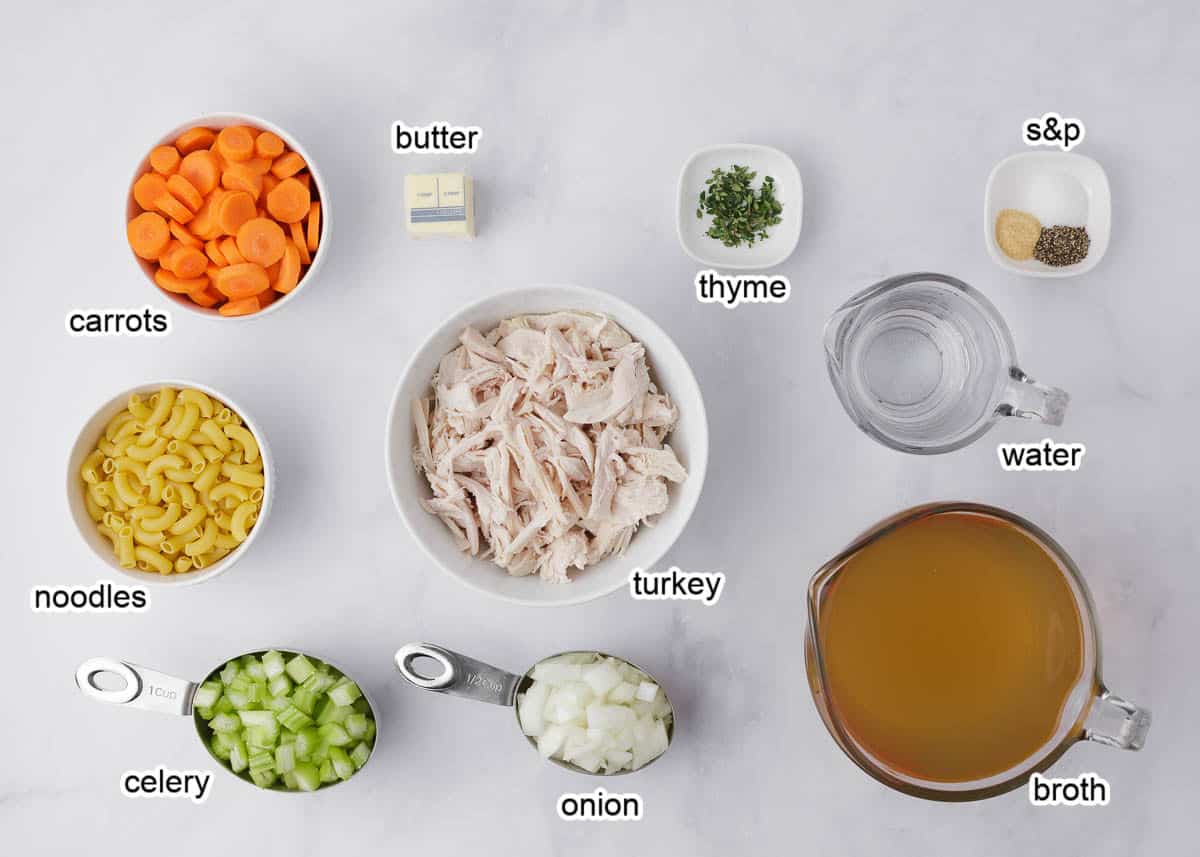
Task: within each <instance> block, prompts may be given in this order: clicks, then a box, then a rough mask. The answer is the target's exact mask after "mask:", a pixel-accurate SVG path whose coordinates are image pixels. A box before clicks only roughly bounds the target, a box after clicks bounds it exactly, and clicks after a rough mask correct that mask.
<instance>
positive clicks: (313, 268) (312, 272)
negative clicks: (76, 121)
mask: <svg viewBox="0 0 1200 857" xmlns="http://www.w3.org/2000/svg"><path fill="white" fill-rule="evenodd" d="M201 125H202V126H204V127H205V128H212V129H215V130H219V129H221V128H228V127H229V126H230V125H249V126H251V127H253V128H257V129H258V130H260V131H270V132H272V133H273V134H276V135H278V136H279V138H280V139H281V140H283V142H284V143H285V144H286V145H287V147H288V148H289V149H291V150H292V151H294V152H298V153H299V155H300V157H302V158H304V161H305V163H306V164H307V165H308V166H307V169H308V172H309V173H311V174H312V186H313V198H314V199H319V200H320V201H321V236H320V237H321V240H320V242H319V243H318V244H317V252H316V253H314V254H313V256H312V264H311V265H309V266H308V268H307V269H305V271H304V276H302V277H301V278H300V282H299V283H297V285H296V288H294V289H292V291H291V292H289V293H288V294H286V295H281V296H280V297H279V299H278V300H276V301H275V302H274V303H272V304H271V305H270V306H268V307H267V308H266V309H263V310H259V311H258V312H253V313H250V314H249V315H232V316H224V315H221V314H220V313H219V312H218V311H217V309H216V308H215V307H214V308H211V309H210V308H207V307H202V306H200V305H199V304H197V303H194V302H193V301H191V300H189V299H188V297H187V295H176V294H171V293H170V292H167V291H164V290H162V289H160V288H159V287H158V284H157V283H155V282H154V265H153V263H151V262H147V261H146V260H145V259H141V258H139V257H138V256H137V255H136V254H134V252H133V251H132V250H130V248H129V242H128V240H126V238H125V228H124V225H122V227H121V241H122V242H123V243H124V245H125V249H126V250H127V251H128V252H129V258H130V259H132V260H133V261H134V263H135V264H136V265H137V266H138V269H139V270H141V272H142V274H143V275H144V276H145V277H146V279H147V280H149V282H150V287H151V288H152V289H154V291H155V293H156V294H158V295H161V296H162V297H164V298H167V299H169V300H170V301H171V302H172V303H173V304H175V306H177V307H179V308H181V309H185V310H187V311H188V312H192V313H195V314H197V315H202V316H207V317H208V318H216V319H220V320H221V321H243V320H246V319H255V318H262V317H264V316H267V315H270V314H271V313H273V312H275V311H276V310H278V309H279V308H280V307H282V306H283V305H284V304H289V303H292V302H293V301H294V300H295V299H296V297H297V296H298V295H299V294H300V292H302V291H303V290H304V289H305V287H307V286H309V285H311V284H312V282H313V280H315V279H316V277H317V272H318V271H319V270H320V269H321V265H322V264H323V263H324V262H325V257H326V256H327V255H328V250H327V248H328V247H329V232H330V229H329V227H330V224H331V222H332V221H331V219H330V214H331V213H332V212H331V210H330V205H329V192H328V189H327V187H326V185H325V180H324V179H323V178H321V172H320V170H319V169H318V168H317V163H316V161H314V160H313V158H312V155H310V154H309V152H308V150H307V149H305V148H304V147H303V146H301V145H300V142H299V141H298V140H297V139H296V138H295V137H293V136H292V135H291V134H289V133H288V132H287V131H285V130H283V129H282V128H280V127H279V126H278V125H276V124H275V123H274V122H268V121H267V120H266V119H262V118H260V117H258V116H251V115H250V114H249V113H207V114H205V115H204V116H198V117H197V118H195V119H193V120H192V121H190V122H185V123H183V124H182V125H176V126H175V127H174V128H172V129H171V130H170V131H168V132H167V133H166V134H164V135H163V136H162V137H160V138H159V139H158V140H157V141H156V142H155V143H154V144H153V145H151V146H149V147H148V148H147V149H146V154H145V155H143V156H142V159H141V161H139V162H138V166H137V171H136V172H135V173H134V174H133V178H132V179H130V180H129V191H128V193H127V194H126V196H125V221H124V222H125V223H128V222H129V221H130V220H132V219H133V218H134V217H136V216H137V215H139V214H141V212H142V207H141V206H140V205H138V204H137V202H136V201H135V200H134V198H133V185H134V182H136V181H137V180H138V179H139V178H140V177H141V176H142V175H143V174H144V173H145V172H146V171H147V170H149V169H150V151H151V150H152V149H154V148H155V147H156V146H165V145H166V144H168V143H174V142H175V140H176V139H178V137H179V135H180V134H182V133H183V132H184V131H186V130H188V129H189V128H195V127H197V126H201Z"/></svg>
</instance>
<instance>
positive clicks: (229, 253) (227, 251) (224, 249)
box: [220, 238, 246, 265]
mask: <svg viewBox="0 0 1200 857" xmlns="http://www.w3.org/2000/svg"><path fill="white" fill-rule="evenodd" d="M220 246H221V255H222V256H224V257H225V262H226V263H227V264H229V265H241V264H244V263H245V261H246V257H245V256H243V255H242V251H241V250H239V249H238V246H237V239H236V238H222V239H221V245H220Z"/></svg>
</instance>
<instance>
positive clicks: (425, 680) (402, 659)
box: [396, 643, 459, 690]
mask: <svg viewBox="0 0 1200 857" xmlns="http://www.w3.org/2000/svg"><path fill="white" fill-rule="evenodd" d="M417 658H429V659H430V660H433V661H436V662H437V663H438V665H439V666H440V667H441V672H439V673H438V674H437V675H436V676H432V677H426V676H423V675H421V674H420V673H418V672H417V671H416V670H415V669H414V668H413V661H415V660H416V659H417ZM396 669H398V670H400V674H401V675H402V676H404V677H405V678H406V679H408V680H409V681H410V682H412V683H413V684H415V685H416V686H417V687H423V688H426V689H427V690H440V689H442V688H446V687H450V686H451V685H453V684H454V683H455V681H457V679H458V672H459V671H458V664H457V659H456V658H455V657H454V653H453V652H451V651H449V650H447V649H443V648H442V647H441V646H434V645H431V644H429V643H409V644H408V645H405V646H401V647H400V648H399V649H398V650H397V651H396Z"/></svg>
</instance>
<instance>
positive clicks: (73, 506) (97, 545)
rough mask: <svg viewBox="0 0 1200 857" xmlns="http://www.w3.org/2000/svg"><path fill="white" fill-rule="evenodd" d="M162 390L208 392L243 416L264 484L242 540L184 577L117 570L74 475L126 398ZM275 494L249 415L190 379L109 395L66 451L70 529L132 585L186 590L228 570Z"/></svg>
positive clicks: (268, 461) (269, 462)
mask: <svg viewBox="0 0 1200 857" xmlns="http://www.w3.org/2000/svg"><path fill="white" fill-rule="evenodd" d="M162 387H175V388H176V389H184V388H187V387H192V388H195V389H197V390H200V391H202V392H204V393H207V394H208V395H210V396H212V397H213V398H214V399H219V400H221V401H222V402H224V403H225V404H226V405H227V406H228V407H229V408H230V410H232V411H234V412H236V413H237V414H238V415H239V416H240V417H241V418H242V420H243V422H244V423H245V425H246V428H248V429H249V430H250V433H251V434H253V435H254V439H255V440H256V441H258V450H259V454H260V455H261V456H262V462H263V475H264V476H265V477H266V478H265V484H264V485H263V499H262V508H261V509H259V514H258V520H256V521H255V523H254V526H253V527H251V529H250V533H249V534H248V536H247V537H246V540H245V541H244V542H242V543H241V544H240V545H238V546H237V547H236V548H235V549H234V550H233V551H231V552H230V553H229V555H228V556H226V557H225V558H224V559H222V560H220V561H219V562H215V563H213V564H212V565H211V566H209V567H208V568H203V569H200V570H199V571H189V572H187V573H186V574H159V573H157V572H152V571H140V570H138V569H136V568H134V569H129V568H122V567H121V564H120V563H118V562H117V557H116V555H115V554H114V553H113V549H112V544H111V543H110V542H109V540H108V539H107V538H105V537H104V536H102V535H100V533H99V531H98V530H97V529H96V524H95V523H94V522H93V521H92V519H91V518H90V517H88V513H87V507H86V506H85V505H84V502H83V480H82V478H81V477H80V476H79V470H80V468H81V467H82V466H83V460H84V459H85V458H86V457H87V456H88V455H89V454H90V453H91V451H92V450H93V449H95V448H96V441H98V440H99V439H100V437H101V435H102V434H103V433H104V427H105V426H106V425H108V421H109V420H111V419H112V418H113V417H115V416H116V415H117V414H119V413H120V412H121V411H123V410H125V407H126V405H127V403H128V402H129V397H130V395H132V394H133V393H139V394H141V395H143V396H148V395H149V394H151V393H154V392H156V391H157V390H159V389H160V388H162ZM274 496H275V466H274V460H273V459H272V458H271V448H270V446H269V445H268V444H267V438H266V435H264V434H263V431H262V429H261V428H259V426H258V424H257V423H255V422H254V418H253V417H252V416H251V415H250V413H249V412H248V411H247V410H246V409H245V408H243V407H242V406H241V405H240V404H238V403H237V402H235V401H233V400H232V399H231V398H229V396H227V395H225V394H224V393H222V392H219V391H218V390H214V389H213V388H212V387H208V386H205V385H204V384H198V383H196V382H195V381H181V380H179V379H170V380H165V381H151V382H148V383H145V384H139V385H138V386H136V387H130V388H129V389H127V390H125V391H123V392H121V393H118V394H117V395H115V396H113V397H112V398H111V399H109V400H108V401H106V402H105V403H104V404H102V405H101V406H100V407H99V408H97V409H96V411H95V413H94V414H93V415H92V418H91V419H89V420H88V421H87V423H85V424H84V426H83V429H82V430H81V431H80V432H79V436H78V437H77V438H76V439H75V445H74V446H73V447H71V455H70V457H69V459H68V460H67V504H68V506H69V507H70V510H71V519H72V520H73V521H74V522H75V528H76V529H77V530H79V535H80V536H81V537H82V538H83V540H84V541H85V542H87V545H88V547H90V548H91V549H92V553H94V554H95V555H96V556H97V557H99V559H100V560H101V561H102V562H103V563H104V564H105V565H107V566H108V567H109V568H111V569H114V570H115V571H117V572H119V573H120V574H123V575H124V576H125V577H128V578H130V579H131V580H133V581H135V582H137V583H142V584H147V585H151V586H190V585H192V584H196V583H203V582H204V581H206V580H211V579H212V578H214V577H216V576H217V575H219V574H224V573H225V572H226V571H228V570H229V569H230V568H232V567H233V564H234V563H235V562H237V561H238V560H239V559H241V558H242V556H243V555H244V554H245V553H246V551H248V550H249V549H250V545H251V544H253V542H254V540H255V539H256V538H258V534H259V533H261V532H262V531H263V528H264V527H265V526H266V523H267V515H268V514H269V513H270V511H271V500H272V498H273V497H274Z"/></svg>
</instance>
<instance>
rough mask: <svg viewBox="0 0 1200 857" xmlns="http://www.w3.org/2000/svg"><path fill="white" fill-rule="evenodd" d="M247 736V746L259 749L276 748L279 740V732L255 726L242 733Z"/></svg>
mask: <svg viewBox="0 0 1200 857" xmlns="http://www.w3.org/2000/svg"><path fill="white" fill-rule="evenodd" d="M242 734H243V735H245V736H246V744H247V746H250V747H254V748H256V749H259V750H274V749H275V744H276V743H277V742H278V740H279V732H277V731H276V732H271V731H270V730H268V729H263V728H261V727H258V726H255V727H254V728H252V729H247V730H246V731H245V732H243V733H242Z"/></svg>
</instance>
